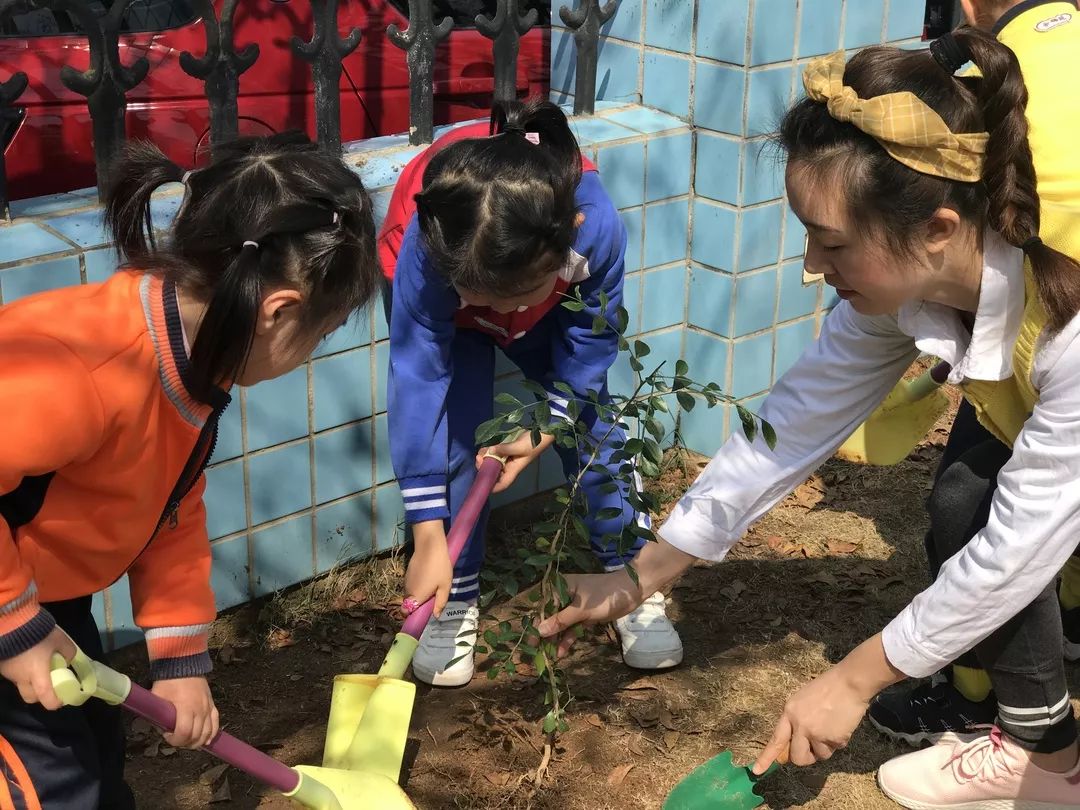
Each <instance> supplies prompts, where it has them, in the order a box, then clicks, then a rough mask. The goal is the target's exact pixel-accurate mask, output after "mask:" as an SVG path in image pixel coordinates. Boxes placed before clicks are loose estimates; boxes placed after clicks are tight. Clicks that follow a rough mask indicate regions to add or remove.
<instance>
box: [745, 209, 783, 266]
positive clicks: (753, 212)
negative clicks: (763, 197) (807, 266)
mask: <svg viewBox="0 0 1080 810" xmlns="http://www.w3.org/2000/svg"><path fill="white" fill-rule="evenodd" d="M782 216H783V206H782V205H781V203H773V204H771V205H763V206H760V207H758V208H747V209H746V210H744V211H743V212H742V224H741V226H740V227H741V234H740V237H739V267H738V269H739V272H742V271H744V270H753V269H755V268H758V267H765V266H766V265H770V264H776V262H777V259H778V258H779V256H780V221H781V218H782Z"/></svg>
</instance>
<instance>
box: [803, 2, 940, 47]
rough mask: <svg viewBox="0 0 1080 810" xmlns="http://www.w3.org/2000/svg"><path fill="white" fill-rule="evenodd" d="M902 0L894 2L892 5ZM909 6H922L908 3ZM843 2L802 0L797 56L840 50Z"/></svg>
mask: <svg viewBox="0 0 1080 810" xmlns="http://www.w3.org/2000/svg"><path fill="white" fill-rule="evenodd" d="M902 2H904V0H896V2H894V3H893V5H894V6H895V5H897V3H902ZM907 4H908V5H911V6H921V5H924V4H921V3H916V2H909V3H907ZM843 12H844V4H843V0H802V25H801V27H800V28H799V56H801V57H806V56H821V55H823V54H827V53H832V52H833V51H835V50H838V49H839V48H840V22H841V18H842V17H843Z"/></svg>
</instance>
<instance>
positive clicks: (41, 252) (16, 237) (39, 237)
mask: <svg viewBox="0 0 1080 810" xmlns="http://www.w3.org/2000/svg"><path fill="white" fill-rule="evenodd" d="M72 250H74V248H73V247H72V246H71V245H70V244H68V243H67V242H65V241H64V240H63V239H60V238H59V237H57V236H53V235H52V234H51V233H49V232H48V231H47V230H45V229H44V228H42V227H39V226H38V225H35V224H34V223H33V222H23V223H16V224H14V225H6V226H5V225H0V264H7V263H8V262H19V261H23V260H24V259H33V258H37V257H39V256H49V255H51V254H53V253H67V252H70V251H72Z"/></svg>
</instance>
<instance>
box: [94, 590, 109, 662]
mask: <svg viewBox="0 0 1080 810" xmlns="http://www.w3.org/2000/svg"><path fill="white" fill-rule="evenodd" d="M90 615H91V616H93V617H94V623H95V624H96V625H97V626H98V631H99V632H100V633H101V640H102V642H103V643H104V642H105V641H106V637H107V635H108V633H107V632H106V631H107V630H108V629H109V622H108V617H107V616H106V614H105V592H104V591H98V592H97V593H95V594H94V596H93V597H92V598H91V600H90ZM106 649H108V645H107V644H106Z"/></svg>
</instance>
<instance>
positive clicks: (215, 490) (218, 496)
mask: <svg viewBox="0 0 1080 810" xmlns="http://www.w3.org/2000/svg"><path fill="white" fill-rule="evenodd" d="M203 502H204V503H205V504H206V530H207V532H209V534H210V539H211V540H214V539H216V538H218V537H224V536H225V535H227V534H233V533H234V532H239V531H242V530H244V529H246V528H247V514H246V511H245V507H244V464H243V462H241V461H230V462H229V463H228V464H219V465H217V466H215V467H210V468H208V469H207V471H206V495H205V496H204V498H203Z"/></svg>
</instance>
